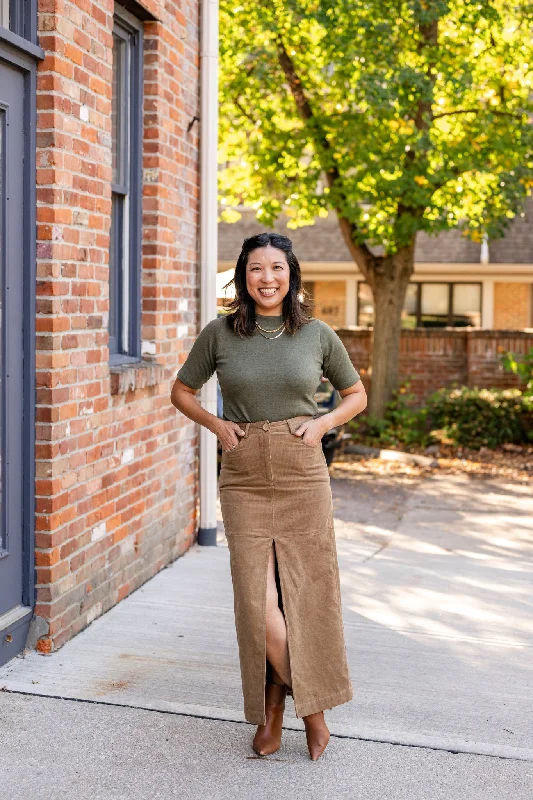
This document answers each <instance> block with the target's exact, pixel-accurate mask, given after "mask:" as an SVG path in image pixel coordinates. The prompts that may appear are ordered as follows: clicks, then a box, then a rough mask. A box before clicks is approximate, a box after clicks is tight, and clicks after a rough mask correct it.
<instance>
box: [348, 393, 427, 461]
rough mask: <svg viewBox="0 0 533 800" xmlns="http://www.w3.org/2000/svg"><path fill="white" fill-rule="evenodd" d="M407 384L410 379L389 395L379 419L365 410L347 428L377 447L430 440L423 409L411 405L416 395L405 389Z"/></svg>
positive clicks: (413, 443)
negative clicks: (363, 414) (363, 413)
mask: <svg viewBox="0 0 533 800" xmlns="http://www.w3.org/2000/svg"><path fill="white" fill-rule="evenodd" d="M410 386H411V384H410V382H409V381H405V382H404V383H402V385H401V386H400V388H399V389H397V390H396V391H395V392H394V393H393V399H392V400H391V401H390V402H389V403H387V405H386V406H385V414H384V416H383V419H378V418H377V417H374V416H372V415H371V414H367V415H366V416H361V417H358V418H356V419H353V420H350V422H349V423H348V428H349V430H350V431H352V432H353V433H354V434H356V435H357V436H358V438H360V437H361V436H362V437H364V438H365V440H367V441H369V442H371V443H372V444H375V445H376V446H379V447H394V446H403V447H410V446H411V445H420V446H423V447H425V446H426V445H427V444H431V443H432V442H434V441H435V439H434V438H432V437H431V435H430V434H429V433H428V432H427V430H426V427H427V426H426V414H425V410H424V409H423V408H422V409H420V408H415V407H414V402H415V400H416V397H415V395H414V394H412V393H411V392H409V388H410Z"/></svg>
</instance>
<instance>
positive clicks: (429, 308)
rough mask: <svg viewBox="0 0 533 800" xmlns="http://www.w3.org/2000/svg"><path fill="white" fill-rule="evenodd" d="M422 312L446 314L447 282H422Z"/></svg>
mask: <svg viewBox="0 0 533 800" xmlns="http://www.w3.org/2000/svg"><path fill="white" fill-rule="evenodd" d="M421 306H422V308H421V310H422V314H446V315H447V314H448V284H447V283H423V284H422V302H421Z"/></svg>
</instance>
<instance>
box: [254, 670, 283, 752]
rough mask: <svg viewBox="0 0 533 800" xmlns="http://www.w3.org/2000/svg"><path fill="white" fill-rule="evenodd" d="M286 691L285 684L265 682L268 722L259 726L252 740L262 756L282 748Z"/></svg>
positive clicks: (255, 748)
mask: <svg viewBox="0 0 533 800" xmlns="http://www.w3.org/2000/svg"><path fill="white" fill-rule="evenodd" d="M286 693H287V690H286V686H285V684H283V685H282V686H278V684H277V683H267V684H265V716H266V723H265V724H264V725H259V726H258V728H257V731H256V734H255V736H254V740H253V742H252V747H253V749H254V750H255V752H256V753H257V754H258V755H260V756H268V755H270V754H271V753H275V752H276V750H279V748H280V745H281V734H282V730H283V712H284V711H285V696H286Z"/></svg>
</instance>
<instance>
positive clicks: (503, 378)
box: [337, 328, 533, 402]
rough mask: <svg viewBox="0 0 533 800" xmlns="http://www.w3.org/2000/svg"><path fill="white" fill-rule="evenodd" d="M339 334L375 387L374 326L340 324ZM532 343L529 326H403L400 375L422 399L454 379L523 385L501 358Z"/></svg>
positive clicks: (482, 384)
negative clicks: (354, 327)
mask: <svg viewBox="0 0 533 800" xmlns="http://www.w3.org/2000/svg"><path fill="white" fill-rule="evenodd" d="M337 333H338V334H339V336H340V337H341V339H342V340H343V342H344V345H345V347H346V349H347V350H348V353H349V354H350V358H351V360H352V362H353V364H354V366H355V368H356V369H357V370H358V372H359V373H360V375H361V379H362V381H363V383H364V384H365V388H366V389H367V391H368V392H370V391H371V383H372V382H371V378H370V376H369V373H368V368H369V364H370V349H371V342H372V335H371V331H369V330H367V329H362V330H355V331H354V330H348V329H344V328H341V329H338V330H337ZM530 347H533V333H526V332H524V331H488V330H471V331H467V330H464V329H463V330H461V329H456V330H451V329H440V330H437V329H423V328H416V329H414V330H403V331H402V335H401V342H400V379H401V380H405V379H407V378H409V379H410V381H411V389H410V390H411V391H412V392H413V393H414V394H415V395H416V397H417V400H418V401H419V402H423V401H424V400H425V399H426V398H427V397H428V395H429V394H431V392H434V391H436V390H437V389H440V388H441V387H443V386H448V387H450V386H452V385H453V384H454V383H457V384H459V385H465V386H472V387H474V386H477V387H479V388H480V389H482V388H486V389H489V388H510V387H514V386H517V387H519V386H520V383H519V381H518V378H516V377H515V376H514V375H513V374H512V373H509V372H505V371H504V369H503V367H502V366H501V364H500V357H501V354H502V353H503V352H507V351H508V350H509V351H511V352H514V353H526V352H527V351H528V350H529V348H530Z"/></svg>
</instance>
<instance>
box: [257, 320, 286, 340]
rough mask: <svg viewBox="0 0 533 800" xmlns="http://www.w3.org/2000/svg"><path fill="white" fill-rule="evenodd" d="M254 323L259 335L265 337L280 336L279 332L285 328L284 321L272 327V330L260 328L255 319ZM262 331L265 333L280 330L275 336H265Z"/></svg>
mask: <svg viewBox="0 0 533 800" xmlns="http://www.w3.org/2000/svg"><path fill="white" fill-rule="evenodd" d="M255 325H256V328H257V329H258V331H259V333H260V334H261V336H263V337H264V338H265V339H277V338H278V336H281V334H282V333H283V330H282V329H284V328H285V322H282V323H281V325H280V326H279V328H273V329H272V330H269V328H262V327H261V325H260V324H259V323H258V321H257V320H256V321H255ZM262 331H264V332H265V333H276V331H281V332H280V333H277V334H276V336H265V333H262Z"/></svg>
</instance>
